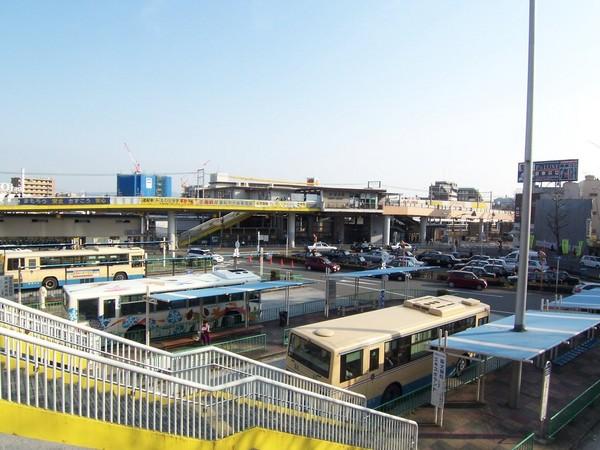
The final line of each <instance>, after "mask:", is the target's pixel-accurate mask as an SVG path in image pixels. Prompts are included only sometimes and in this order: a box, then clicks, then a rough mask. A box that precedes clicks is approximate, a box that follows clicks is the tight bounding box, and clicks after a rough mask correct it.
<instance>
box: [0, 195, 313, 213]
mask: <svg viewBox="0 0 600 450" xmlns="http://www.w3.org/2000/svg"><path fill="white" fill-rule="evenodd" d="M11 206H14V207H19V209H24V208H25V207H31V208H32V209H38V210H39V209H52V208H54V209H80V210H86V209H94V208H98V207H99V206H102V207H104V208H106V207H107V206H122V207H125V208H127V207H129V208H133V207H137V208H140V209H147V208H150V209H151V208H160V209H165V208H171V207H178V208H190V207H191V208H193V207H200V206H206V207H220V208H231V209H236V208H243V209H248V208H250V209H266V210H272V209H284V210H287V209H290V210H294V209H298V210H305V209H320V208H321V203H320V202H309V201H306V202H299V201H286V200H249V199H223V198H183V197H114V196H113V197H108V196H105V197H68V198H67V197H55V198H46V197H27V198H13V199H2V200H0V207H5V208H6V207H11Z"/></svg>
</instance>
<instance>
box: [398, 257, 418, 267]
mask: <svg viewBox="0 0 600 450" xmlns="http://www.w3.org/2000/svg"><path fill="white" fill-rule="evenodd" d="M395 261H398V266H400V267H402V266H409V267H421V266H424V265H425V263H424V262H423V261H419V260H418V259H417V258H415V257H414V256H397V257H395V258H394V264H395Z"/></svg>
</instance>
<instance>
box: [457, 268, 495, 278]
mask: <svg viewBox="0 0 600 450" xmlns="http://www.w3.org/2000/svg"><path fill="white" fill-rule="evenodd" d="M460 271H461V272H472V273H474V274H475V275H477V276H478V277H479V278H496V274H495V273H493V272H488V271H487V270H485V269H484V268H483V267H478V266H466V267H463V268H462V269H460Z"/></svg>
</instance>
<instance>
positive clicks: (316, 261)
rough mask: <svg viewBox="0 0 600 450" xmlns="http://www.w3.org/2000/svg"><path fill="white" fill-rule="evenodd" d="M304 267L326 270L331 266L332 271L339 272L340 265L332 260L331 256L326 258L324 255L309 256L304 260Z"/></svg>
mask: <svg viewBox="0 0 600 450" xmlns="http://www.w3.org/2000/svg"><path fill="white" fill-rule="evenodd" d="M304 267H306V270H321V271H323V272H326V271H327V269H328V268H329V271H330V272H339V271H340V265H339V264H336V263H334V262H331V261H330V260H329V258H325V257H324V256H307V257H306V260H305V261H304Z"/></svg>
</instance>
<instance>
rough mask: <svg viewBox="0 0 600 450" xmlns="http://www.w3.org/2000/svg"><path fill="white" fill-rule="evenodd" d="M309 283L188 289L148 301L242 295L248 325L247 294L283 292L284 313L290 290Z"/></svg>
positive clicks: (160, 295)
mask: <svg viewBox="0 0 600 450" xmlns="http://www.w3.org/2000/svg"><path fill="white" fill-rule="evenodd" d="M311 283H312V282H311V281H308V282H307V281H262V282H259V283H246V284H238V285H235V286H223V287H212V288H203V289H189V290H187V291H178V292H167V293H162V294H151V295H150V299H152V300H154V301H158V302H165V303H172V302H177V301H181V300H191V299H200V300H201V299H203V298H208V297H215V296H219V295H232V294H243V296H244V310H245V317H244V324H245V326H246V327H248V326H249V324H250V308H249V300H248V294H249V293H251V292H264V291H273V290H284V291H285V304H286V311H287V310H288V309H289V300H290V288H292V287H298V286H304V285H307V284H311Z"/></svg>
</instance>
